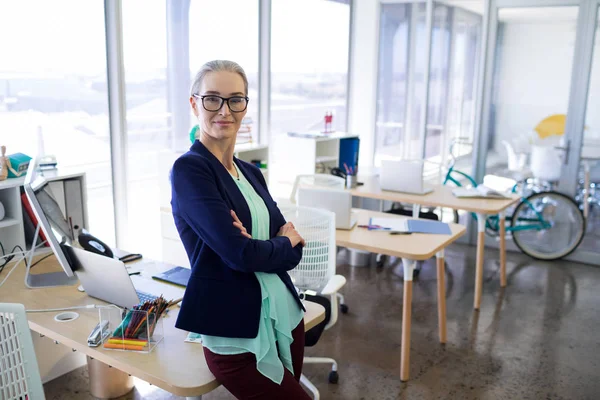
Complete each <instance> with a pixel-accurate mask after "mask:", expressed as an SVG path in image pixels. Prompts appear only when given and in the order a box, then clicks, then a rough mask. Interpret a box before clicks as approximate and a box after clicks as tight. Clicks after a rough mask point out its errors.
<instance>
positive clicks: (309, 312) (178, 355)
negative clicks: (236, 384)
mask: <svg viewBox="0 0 600 400" xmlns="http://www.w3.org/2000/svg"><path fill="white" fill-rule="evenodd" d="M12 265H13V264H10V265H7V266H6V268H5V269H4V272H3V273H1V274H0V282H1V281H2V280H3V279H4V278H5V276H6V274H7V273H8V271H10V270H11V269H12ZM60 270H61V268H60V266H59V264H58V262H57V261H56V258H55V257H54V256H51V257H49V258H48V259H46V260H44V261H42V262H41V263H40V264H38V265H37V266H36V267H35V268H33V270H32V271H33V273H35V272H37V271H40V272H52V271H60ZM24 276H25V265H24V264H23V263H21V264H20V265H19V266H17V268H16V270H15V271H14V272H13V273H12V274H11V276H10V277H9V278H8V280H7V281H6V282H5V283H4V285H3V286H2V287H0V302H7V303H22V304H24V305H25V308H26V309H30V310H31V309H48V308H64V307H74V306H85V305H89V304H107V303H105V302H103V301H101V300H98V299H94V298H91V297H89V296H87V294H85V293H82V292H79V291H78V290H77V285H74V286H67V287H57V288H42V289H26V288H25V285H24V284H23V279H24ZM305 305H306V313H305V315H304V323H305V329H307V330H308V329H310V328H312V327H313V326H315V325H316V324H318V323H319V322H321V321H323V320H324V319H325V309H324V308H323V306H321V305H319V304H316V303H312V302H305ZM74 311H76V312H77V313H79V318H77V319H76V320H73V321H70V322H57V321H55V320H54V316H55V315H57V314H59V313H60V312H43V313H28V314H27V318H28V320H29V327H30V328H31V329H32V330H33V331H35V332H37V333H39V334H41V335H45V336H47V337H49V338H51V339H53V340H55V341H56V342H58V343H62V344H63V345H65V346H68V347H71V348H72V349H73V350H74V351H81V352H83V353H84V354H86V355H87V356H88V357H92V358H94V359H96V360H99V361H101V362H102V363H104V364H107V365H109V366H111V367H114V368H117V369H119V370H121V371H123V372H124V373H127V374H130V375H133V376H135V377H138V378H140V379H142V380H144V381H146V382H149V383H151V384H153V385H156V386H158V387H160V388H161V389H164V390H166V391H168V392H170V393H173V394H174V395H177V396H183V397H188V398H192V399H200V398H201V397H202V395H203V394H204V393H208V392H210V391H211V390H213V389H215V388H216V387H218V386H219V383H218V382H217V380H216V379H215V377H214V376H213V374H212V373H211V372H210V371H209V369H208V366H207V365H206V361H205V359H204V352H203V350H202V345H199V344H195V343H186V342H184V339H185V337H186V336H187V332H185V331H182V330H180V329H177V328H175V321H176V319H177V314H178V313H179V307H177V306H174V307H172V308H171V309H170V311H169V313H168V314H167V315H166V316H165V317H164V319H163V328H164V339H163V341H162V342H160V343H159V344H158V345H157V346H156V347H155V348H154V350H153V351H152V352H151V353H149V354H143V353H137V352H127V351H115V350H106V349H103V348H102V347H88V345H87V338H88V335H89V334H90V332H91V331H92V329H93V328H94V326H96V324H97V323H98V310H97V309H80V310H74Z"/></svg>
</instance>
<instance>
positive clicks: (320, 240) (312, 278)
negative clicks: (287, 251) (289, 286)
mask: <svg viewBox="0 0 600 400" xmlns="http://www.w3.org/2000/svg"><path fill="white" fill-rule="evenodd" d="M281 212H282V214H283V216H284V217H285V219H286V221H288V222H292V223H293V224H294V226H295V227H296V230H297V231H298V233H300V235H301V236H302V237H303V238H304V240H305V241H306V245H305V246H304V249H303V252H302V259H301V260H300V264H298V266H297V267H296V268H294V269H293V270H291V271H289V274H290V276H291V278H292V281H293V282H294V285H295V286H296V287H297V288H298V289H300V290H315V291H317V292H320V291H321V289H323V288H324V287H325V285H326V284H327V282H329V279H331V277H332V276H333V275H335V267H336V244H335V214H334V213H333V212H331V211H327V210H321V209H318V208H310V207H299V206H293V205H290V206H284V207H282V209H281Z"/></svg>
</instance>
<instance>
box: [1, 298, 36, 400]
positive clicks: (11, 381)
mask: <svg viewBox="0 0 600 400" xmlns="http://www.w3.org/2000/svg"><path fill="white" fill-rule="evenodd" d="M44 398H45V397H44V389H43V387H42V379H41V378H40V371H39V368H38V363H37V358H36V355H35V351H34V348H33V340H32V339H31V332H30V330H29V324H28V323H27V315H26V314H25V307H24V306H23V305H22V304H16V303H13V304H11V303H0V399H2V400H18V399H30V400H42V399H44Z"/></svg>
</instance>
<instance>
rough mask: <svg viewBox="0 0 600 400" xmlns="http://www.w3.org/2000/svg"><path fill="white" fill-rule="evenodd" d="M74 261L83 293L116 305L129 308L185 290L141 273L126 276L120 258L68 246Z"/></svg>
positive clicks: (178, 296) (177, 295)
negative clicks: (145, 276)
mask: <svg viewBox="0 0 600 400" xmlns="http://www.w3.org/2000/svg"><path fill="white" fill-rule="evenodd" d="M70 252H71V253H72V255H73V256H74V258H75V259H76V260H77V264H78V265H77V268H76V269H75V274H76V275H77V278H78V279H79V283H81V286H83V288H84V289H85V291H86V293H87V294H88V295H89V296H91V297H95V298H97V299H100V300H104V301H106V302H108V303H112V304H115V305H117V306H119V307H125V308H132V307H133V306H135V305H137V304H140V303H143V302H144V301H148V300H154V299H156V298H157V297H159V296H160V295H162V296H163V297H164V298H165V299H166V300H167V301H173V300H181V299H182V298H183V293H184V292H185V289H182V288H179V287H176V286H173V285H168V284H164V283H160V282H157V281H154V280H152V279H149V278H144V277H142V276H140V275H132V276H130V275H129V272H128V271H127V267H126V266H125V264H124V263H123V262H122V261H119V260H118V259H115V258H110V257H106V256H103V255H99V254H96V253H92V252H91V251H87V250H83V249H79V248H76V247H71V248H70Z"/></svg>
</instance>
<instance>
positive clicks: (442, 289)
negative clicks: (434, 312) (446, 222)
mask: <svg viewBox="0 0 600 400" xmlns="http://www.w3.org/2000/svg"><path fill="white" fill-rule="evenodd" d="M436 258H437V286H438V329H439V334H440V343H446V274H445V269H446V267H445V265H444V250H441V251H438V253H437V254H436Z"/></svg>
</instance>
